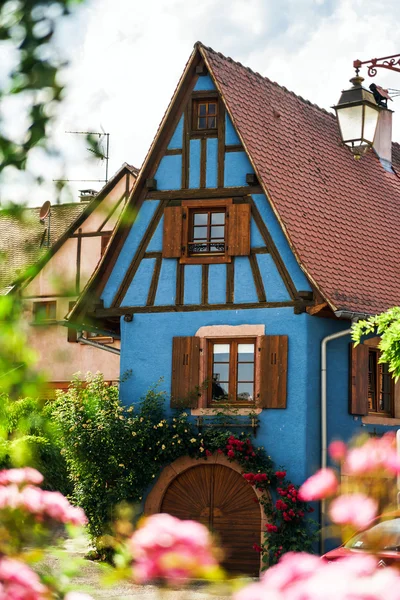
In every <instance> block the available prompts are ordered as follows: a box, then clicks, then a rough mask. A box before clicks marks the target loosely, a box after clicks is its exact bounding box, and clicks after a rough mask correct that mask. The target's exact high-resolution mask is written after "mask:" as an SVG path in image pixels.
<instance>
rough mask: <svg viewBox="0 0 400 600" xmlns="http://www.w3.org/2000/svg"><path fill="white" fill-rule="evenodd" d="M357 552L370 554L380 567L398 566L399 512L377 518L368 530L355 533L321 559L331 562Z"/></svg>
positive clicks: (399, 550)
mask: <svg viewBox="0 0 400 600" xmlns="http://www.w3.org/2000/svg"><path fill="white" fill-rule="evenodd" d="M359 552H372V553H373V554H374V555H375V556H377V558H378V561H379V562H378V566H380V567H388V566H390V565H392V564H393V563H397V566H400V512H399V511H396V512H394V513H388V514H386V515H381V516H380V517H377V518H376V519H374V520H373V521H372V522H371V525H370V526H369V528H368V529H364V530H363V531H360V532H358V533H356V534H355V535H353V537H351V538H350V539H349V540H348V541H347V542H346V543H345V544H342V545H341V546H339V548H335V549H334V550H331V551H330V552H327V553H326V554H324V555H323V556H322V559H323V560H326V561H328V562H331V561H333V560H337V559H338V558H344V557H346V556H351V555H354V554H355V553H359Z"/></svg>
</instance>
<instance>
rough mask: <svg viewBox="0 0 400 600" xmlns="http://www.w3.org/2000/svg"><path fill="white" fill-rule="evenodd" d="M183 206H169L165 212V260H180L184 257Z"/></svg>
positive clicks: (163, 252) (163, 253)
mask: <svg viewBox="0 0 400 600" xmlns="http://www.w3.org/2000/svg"><path fill="white" fill-rule="evenodd" d="M182 215H183V209H182V207H181V206H168V207H167V208H166V209H165V210H164V230H163V251H162V255H163V258H180V257H181V255H182V221H183V219H182Z"/></svg>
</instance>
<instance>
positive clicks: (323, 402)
mask: <svg viewBox="0 0 400 600" xmlns="http://www.w3.org/2000/svg"><path fill="white" fill-rule="evenodd" d="M354 320H356V319H352V322H353V321H354ZM350 333H351V328H350V329H345V330H344V331H338V333H333V334H331V335H327V336H326V337H324V338H323V340H322V342H321V468H322V469H324V468H325V467H326V463H327V460H326V458H327V418H326V417H327V411H326V347H327V344H328V342H331V341H332V340H336V339H338V338H341V337H344V336H345V335H349V334H350ZM325 513H326V501H325V500H322V501H321V536H320V550H321V554H323V553H324V550H325V539H326V536H325Z"/></svg>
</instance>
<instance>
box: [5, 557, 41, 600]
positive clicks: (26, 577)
mask: <svg viewBox="0 0 400 600" xmlns="http://www.w3.org/2000/svg"><path fill="white" fill-rule="evenodd" d="M48 597H49V590H48V589H47V588H46V586H44V585H43V584H42V582H41V581H40V579H39V577H38V575H37V574H36V573H35V572H34V571H32V569H30V568H29V567H28V566H27V565H26V564H24V563H23V562H21V561H19V560H15V559H13V558H8V557H3V558H1V559H0V598H2V599H3V598H4V600H42V599H44V598H48Z"/></svg>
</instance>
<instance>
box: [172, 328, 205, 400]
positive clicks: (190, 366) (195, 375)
mask: <svg viewBox="0 0 400 600" xmlns="http://www.w3.org/2000/svg"><path fill="white" fill-rule="evenodd" d="M199 376H200V338H198V337H195V336H193V337H174V338H173V339H172V385H171V408H185V407H192V408H194V407H196V406H197V402H198V397H199Z"/></svg>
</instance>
